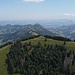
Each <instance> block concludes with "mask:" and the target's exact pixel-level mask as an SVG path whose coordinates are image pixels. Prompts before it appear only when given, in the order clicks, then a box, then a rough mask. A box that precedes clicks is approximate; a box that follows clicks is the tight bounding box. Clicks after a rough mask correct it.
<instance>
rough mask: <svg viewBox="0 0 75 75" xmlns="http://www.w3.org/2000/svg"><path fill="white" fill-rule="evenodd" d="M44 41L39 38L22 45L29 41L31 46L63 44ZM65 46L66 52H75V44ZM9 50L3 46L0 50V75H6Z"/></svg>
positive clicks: (61, 42) (68, 43)
mask: <svg viewBox="0 0 75 75" xmlns="http://www.w3.org/2000/svg"><path fill="white" fill-rule="evenodd" d="M44 40H45V37H43V36H40V37H39V38H35V39H30V40H27V41H22V43H23V44H24V43H25V42H30V41H31V43H32V45H36V44H37V43H38V42H40V43H41V44H42V45H44V44H58V45H62V44H63V43H64V42H63V41H57V40H53V39H47V41H44ZM65 46H66V48H67V51H69V50H74V51H75V43H74V42H66V45H65ZM9 49H10V45H8V46H5V47H3V48H1V49H0V75H8V72H7V67H6V64H5V60H6V54H7V52H8V51H9ZM14 75H19V74H14Z"/></svg>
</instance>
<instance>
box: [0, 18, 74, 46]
mask: <svg viewBox="0 0 75 75" xmlns="http://www.w3.org/2000/svg"><path fill="white" fill-rule="evenodd" d="M26 22H27V23H28V21H25V22H24V21H23V22H22V21H19V22H18V21H17V22H15V21H12V22H11V21H9V22H8V21H5V22H4V21H3V22H1V21H0V24H1V23H2V25H0V45H1V44H3V43H4V42H8V41H10V40H11V41H15V40H16V39H18V38H28V37H31V36H36V35H51V36H64V37H68V38H71V39H75V22H74V21H72V20H67V19H63V20H51V21H49V20H48V21H35V22H38V23H39V24H32V23H34V21H29V23H31V24H26V25H25V24H24V23H26ZM3 23H6V24H7V25H5V24H3ZM9 23H11V24H9ZM14 23H15V24H16V25H12V24H14ZM21 23H23V24H22V25H21ZM40 24H41V25H40Z"/></svg>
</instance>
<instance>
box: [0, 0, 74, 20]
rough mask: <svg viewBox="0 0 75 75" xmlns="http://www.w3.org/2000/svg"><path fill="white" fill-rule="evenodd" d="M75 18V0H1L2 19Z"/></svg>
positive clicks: (0, 14) (0, 16)
mask: <svg viewBox="0 0 75 75" xmlns="http://www.w3.org/2000/svg"><path fill="white" fill-rule="evenodd" d="M45 19H46V20H47V19H48V20H49V19H75V0H0V20H45Z"/></svg>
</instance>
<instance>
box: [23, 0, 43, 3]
mask: <svg viewBox="0 0 75 75" xmlns="http://www.w3.org/2000/svg"><path fill="white" fill-rule="evenodd" d="M23 1H25V2H36V3H39V2H43V1H44V0H23Z"/></svg>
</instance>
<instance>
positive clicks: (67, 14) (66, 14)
mask: <svg viewBox="0 0 75 75" xmlns="http://www.w3.org/2000/svg"><path fill="white" fill-rule="evenodd" d="M64 16H75V14H69V13H64Z"/></svg>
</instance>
